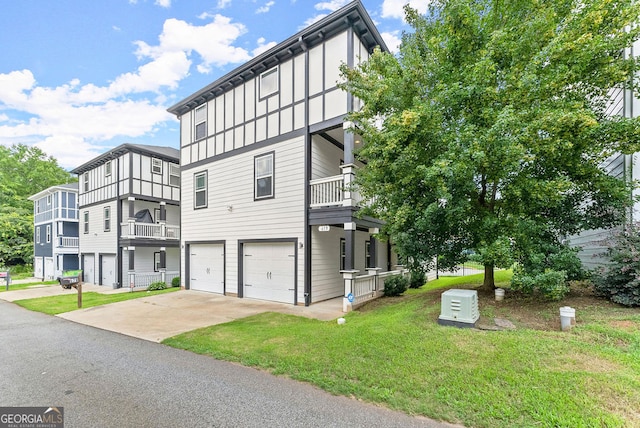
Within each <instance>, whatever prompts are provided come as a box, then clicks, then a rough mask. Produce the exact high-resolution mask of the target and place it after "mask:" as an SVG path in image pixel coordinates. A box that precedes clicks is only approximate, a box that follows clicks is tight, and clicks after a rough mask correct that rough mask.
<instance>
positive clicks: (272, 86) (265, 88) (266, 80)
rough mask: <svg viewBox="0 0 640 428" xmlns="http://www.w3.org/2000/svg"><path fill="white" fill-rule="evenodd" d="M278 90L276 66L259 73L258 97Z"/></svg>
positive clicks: (266, 95)
mask: <svg viewBox="0 0 640 428" xmlns="http://www.w3.org/2000/svg"><path fill="white" fill-rule="evenodd" d="M278 90H279V85H278V67H273V68H272V69H271V70H267V71H265V72H264V73H262V74H261V75H260V98H265V97H268V96H269V95H273V94H275V93H276V92H278Z"/></svg>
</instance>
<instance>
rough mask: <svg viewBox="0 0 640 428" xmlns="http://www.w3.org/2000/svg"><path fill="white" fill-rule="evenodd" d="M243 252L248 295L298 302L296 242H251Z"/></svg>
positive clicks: (284, 301) (256, 297)
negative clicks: (296, 297) (295, 298)
mask: <svg viewBox="0 0 640 428" xmlns="http://www.w3.org/2000/svg"><path fill="white" fill-rule="evenodd" d="M243 254H244V257H243V264H244V266H243V281H244V288H243V290H244V297H250V298H253V299H261V300H272V301H274V302H283V303H292V304H293V303H294V297H295V261H296V259H295V257H296V252H295V244H294V243H292V242H273V243H247V244H244V249H243Z"/></svg>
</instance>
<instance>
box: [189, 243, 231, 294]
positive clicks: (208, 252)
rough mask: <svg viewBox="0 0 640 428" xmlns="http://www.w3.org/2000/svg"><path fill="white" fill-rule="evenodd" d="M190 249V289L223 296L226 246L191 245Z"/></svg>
mask: <svg viewBox="0 0 640 428" xmlns="http://www.w3.org/2000/svg"><path fill="white" fill-rule="evenodd" d="M189 248H190V251H189V277H190V278H189V279H190V281H189V287H190V288H191V289H192V290H198V291H208V292H211V293H220V294H223V293H224V245H222V244H191V245H190V246H189Z"/></svg>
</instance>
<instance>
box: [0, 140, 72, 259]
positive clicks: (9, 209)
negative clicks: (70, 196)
mask: <svg viewBox="0 0 640 428" xmlns="http://www.w3.org/2000/svg"><path fill="white" fill-rule="evenodd" d="M74 180H75V179H74V178H73V177H72V176H71V175H70V174H69V173H68V172H67V171H65V170H64V169H63V168H61V167H60V166H59V165H58V162H57V161H56V160H55V159H54V158H53V157H51V156H47V155H46V154H45V153H44V152H43V151H42V150H40V149H39V148H37V147H33V146H27V145H25V144H14V145H13V146H11V147H5V146H0V266H2V265H9V266H12V265H19V264H28V263H31V258H32V257H33V208H32V207H33V203H32V202H31V201H29V200H28V199H27V198H28V197H29V196H31V195H33V194H36V193H38V192H40V191H41V190H44V189H46V188H47V187H51V186H54V185H56V184H63V183H70V182H72V181H74Z"/></svg>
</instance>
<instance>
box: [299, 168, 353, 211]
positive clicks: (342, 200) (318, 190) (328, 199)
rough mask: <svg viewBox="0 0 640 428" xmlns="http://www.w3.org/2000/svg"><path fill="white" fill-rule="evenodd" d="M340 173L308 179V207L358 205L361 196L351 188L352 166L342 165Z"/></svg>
mask: <svg viewBox="0 0 640 428" xmlns="http://www.w3.org/2000/svg"><path fill="white" fill-rule="evenodd" d="M342 169H343V173H342V174H341V175H334V176H332V177H325V178H319V179H316V180H311V181H309V196H310V197H309V207H310V208H323V207H355V206H357V205H360V203H361V198H360V194H359V193H358V192H357V191H354V190H352V189H351V187H352V185H351V183H353V178H354V169H355V168H354V167H353V166H351V165H346V166H343V167H342Z"/></svg>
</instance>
